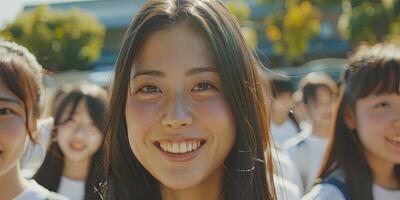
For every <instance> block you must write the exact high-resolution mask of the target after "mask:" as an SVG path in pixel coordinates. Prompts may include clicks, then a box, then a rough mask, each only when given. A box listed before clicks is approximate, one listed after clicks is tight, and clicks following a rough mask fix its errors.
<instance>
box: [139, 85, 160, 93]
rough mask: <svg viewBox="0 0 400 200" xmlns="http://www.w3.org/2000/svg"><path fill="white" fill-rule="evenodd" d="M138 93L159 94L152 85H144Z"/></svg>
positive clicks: (157, 89)
mask: <svg viewBox="0 0 400 200" xmlns="http://www.w3.org/2000/svg"><path fill="white" fill-rule="evenodd" d="M139 92H142V93H145V94H149V93H161V90H160V88H158V87H156V86H154V85H146V86H144V87H142V88H141V89H140V90H139Z"/></svg>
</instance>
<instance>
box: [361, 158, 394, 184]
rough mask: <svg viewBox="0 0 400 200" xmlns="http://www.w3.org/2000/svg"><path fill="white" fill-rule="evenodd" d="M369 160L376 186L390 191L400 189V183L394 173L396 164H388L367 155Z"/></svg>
mask: <svg viewBox="0 0 400 200" xmlns="http://www.w3.org/2000/svg"><path fill="white" fill-rule="evenodd" d="M369 154H372V153H369ZM367 160H368V163H369V166H370V167H371V170H372V173H373V178H374V183H375V184H377V185H379V186H381V187H383V188H386V189H389V190H399V189H400V183H399V180H397V178H396V174H395V171H394V167H395V164H394V163H390V162H387V161H385V160H383V159H381V158H378V157H376V156H373V155H367Z"/></svg>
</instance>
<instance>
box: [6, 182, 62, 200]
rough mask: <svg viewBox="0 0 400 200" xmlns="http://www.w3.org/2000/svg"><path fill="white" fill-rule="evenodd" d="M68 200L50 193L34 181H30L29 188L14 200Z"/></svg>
mask: <svg viewBox="0 0 400 200" xmlns="http://www.w3.org/2000/svg"><path fill="white" fill-rule="evenodd" d="M45 199H49V200H67V198H65V197H63V196H61V195H58V194H56V193H53V192H50V191H49V190H47V189H46V188H44V187H43V186H41V185H39V184H38V183H37V182H36V181H34V180H29V187H28V188H26V189H25V190H24V191H22V192H21V193H20V194H19V195H18V196H16V197H15V198H13V200H45Z"/></svg>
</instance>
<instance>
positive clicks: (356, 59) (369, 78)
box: [319, 43, 400, 200]
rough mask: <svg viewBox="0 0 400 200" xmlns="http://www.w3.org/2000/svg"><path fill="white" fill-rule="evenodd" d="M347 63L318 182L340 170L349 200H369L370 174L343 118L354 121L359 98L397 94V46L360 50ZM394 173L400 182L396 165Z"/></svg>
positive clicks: (399, 49) (399, 76)
mask: <svg viewBox="0 0 400 200" xmlns="http://www.w3.org/2000/svg"><path fill="white" fill-rule="evenodd" d="M349 61H350V64H349V67H348V69H347V70H346V71H345V75H344V78H345V80H344V85H343V87H344V88H341V92H340V99H339V101H340V103H339V106H338V109H337V114H336V117H335V119H336V120H335V123H334V129H332V132H331V134H330V144H329V146H328V149H327V152H326V155H325V159H324V162H323V164H322V168H321V172H320V175H319V178H326V177H329V176H330V175H331V173H332V172H333V171H334V170H337V169H342V170H343V171H344V174H345V176H346V178H345V181H346V188H347V191H348V193H349V195H350V199H352V200H372V199H373V195H372V184H373V182H374V180H373V174H372V171H371V168H370V167H369V165H368V162H367V160H366V158H365V155H364V147H363V146H362V144H361V142H360V139H359V136H358V133H357V131H356V130H352V129H351V128H349V127H348V126H347V125H346V123H345V120H344V115H345V114H350V115H351V116H353V117H355V105H356V102H357V100H359V99H361V98H365V97H367V96H369V95H374V94H375V95H379V94H384V93H395V94H399V92H400V91H399V90H400V88H399V87H400V46H396V45H394V44H389V43H388V44H385V43H384V44H378V45H375V46H372V47H371V46H361V47H359V48H358V49H357V51H356V52H355V54H354V55H353V56H352V57H350V59H349ZM346 112H349V113H346ZM395 173H396V177H397V180H398V181H399V182H400V165H399V164H397V165H396V166H395Z"/></svg>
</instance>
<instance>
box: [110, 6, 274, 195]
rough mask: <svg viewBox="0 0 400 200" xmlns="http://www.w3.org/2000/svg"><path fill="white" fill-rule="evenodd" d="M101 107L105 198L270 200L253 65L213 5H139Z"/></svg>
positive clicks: (230, 22)
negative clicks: (105, 113)
mask: <svg viewBox="0 0 400 200" xmlns="http://www.w3.org/2000/svg"><path fill="white" fill-rule="evenodd" d="M110 105H111V107H110V115H109V120H108V125H107V129H106V130H107V133H106V148H107V151H106V152H107V155H106V160H105V161H106V173H107V186H108V187H106V191H105V194H106V198H107V199H143V200H153V199H157V200H158V199H164V200H168V199H175V200H179V199H191V200H196V199H210V200H215V199H229V200H236V199H253V200H258V199H260V200H261V199H263V200H265V199H274V196H275V194H274V187H273V177H272V175H273V172H272V161H271V156H270V155H271V151H270V146H271V145H270V138H269V135H268V125H267V123H266V122H268V117H267V108H266V105H268V102H266V99H265V92H264V91H263V83H262V78H261V71H260V68H259V63H258V61H257V60H256V58H255V57H254V56H253V54H252V52H251V50H250V48H249V46H248V45H247V43H246V41H245V39H244V37H243V35H242V33H241V32H240V27H239V24H238V23H237V21H236V20H235V19H234V18H233V17H232V15H231V14H230V13H229V11H228V10H227V9H226V8H225V6H224V5H223V4H222V3H221V2H220V1H217V0H153V1H148V2H147V3H146V4H145V5H144V6H143V7H142V8H141V9H140V11H139V13H138V14H137V15H136V17H135V18H134V19H133V21H132V23H131V25H130V26H129V28H128V31H127V33H126V36H125V38H124V41H123V44H122V49H121V51H120V55H119V57H118V60H117V64H116V68H115V79H114V82H113V85H112V95H111V103H110ZM264 151H266V152H267V157H266V158H265V157H264ZM266 172H268V173H266ZM127 187H129V189H127Z"/></svg>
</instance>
